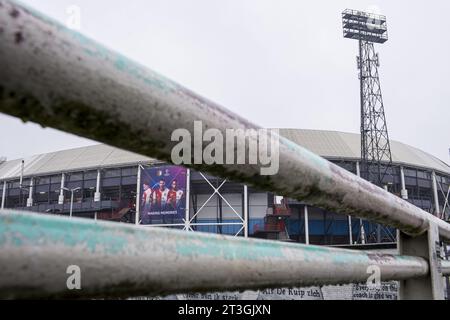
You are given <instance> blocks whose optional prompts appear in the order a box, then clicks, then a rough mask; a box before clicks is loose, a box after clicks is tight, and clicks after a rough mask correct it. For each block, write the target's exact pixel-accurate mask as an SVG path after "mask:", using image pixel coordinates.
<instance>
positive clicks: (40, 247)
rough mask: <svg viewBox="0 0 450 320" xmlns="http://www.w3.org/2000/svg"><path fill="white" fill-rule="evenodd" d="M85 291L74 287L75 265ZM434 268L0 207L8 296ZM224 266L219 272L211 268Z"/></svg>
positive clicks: (247, 285)
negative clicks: (71, 282) (70, 281)
mask: <svg viewBox="0 0 450 320" xmlns="http://www.w3.org/2000/svg"><path fill="white" fill-rule="evenodd" d="M74 265H75V266H78V267H79V268H80V286H81V290H68V288H67V285H66V283H67V279H68V278H69V276H71V274H67V273H66V271H67V269H68V267H69V266H74ZM374 266H375V267H378V268H379V270H380V276H381V280H383V281H384V280H401V279H407V278H412V277H421V276H424V275H426V274H427V273H428V263H427V261H426V260H425V259H423V258H419V257H410V256H396V255H391V254H380V253H370V252H363V251H356V250H346V249H336V248H329V247H324V246H307V245H301V244H292V243H283V242H279V241H268V240H258V239H244V238H236V237H230V236H219V235H215V234H206V233H194V232H186V231H179V230H170V229H160V228H144V227H136V226H134V225H129V224H124V223H114V222H105V221H98V220H97V221H92V220H89V219H81V218H72V219H70V218H67V217H59V216H51V215H44V214H34V213H29V212H26V213H24V212H17V211H11V210H3V211H0V268H1V272H0V298H33V297H40V298H45V297H50V298H61V297H107V296H123V297H130V296H136V295H149V296H150V295H162V294H170V293H183V292H192V291H220V290H222V291H223V290H227V291H228V290H244V289H262V288H269V287H293V286H312V285H323V284H340V283H342V284H343V283H357V282H366V281H367V279H368V277H369V276H370V274H371V273H369V272H373V271H371V270H372V269H368V268H369V267H371V268H374ZM211 270H214V272H211Z"/></svg>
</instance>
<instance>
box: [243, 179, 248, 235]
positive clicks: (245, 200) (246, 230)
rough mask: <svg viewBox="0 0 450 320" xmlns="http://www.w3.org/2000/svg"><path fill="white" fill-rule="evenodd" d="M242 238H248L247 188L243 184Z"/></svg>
mask: <svg viewBox="0 0 450 320" xmlns="http://www.w3.org/2000/svg"><path fill="white" fill-rule="evenodd" d="M243 196H244V222H243V223H244V238H248V188H247V185H246V184H244V195H243Z"/></svg>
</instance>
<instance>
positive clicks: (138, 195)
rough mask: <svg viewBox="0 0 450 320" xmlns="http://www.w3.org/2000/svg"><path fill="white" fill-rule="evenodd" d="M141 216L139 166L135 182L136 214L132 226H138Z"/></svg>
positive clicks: (139, 166)
mask: <svg viewBox="0 0 450 320" xmlns="http://www.w3.org/2000/svg"><path fill="white" fill-rule="evenodd" d="M140 216H141V165H140V164H139V165H138V172H137V181H136V213H135V217H134V224H136V225H138V224H139V218H140Z"/></svg>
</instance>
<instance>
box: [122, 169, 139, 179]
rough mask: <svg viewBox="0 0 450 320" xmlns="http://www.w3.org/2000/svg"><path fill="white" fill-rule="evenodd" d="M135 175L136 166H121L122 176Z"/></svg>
mask: <svg viewBox="0 0 450 320" xmlns="http://www.w3.org/2000/svg"><path fill="white" fill-rule="evenodd" d="M135 175H137V167H127V168H122V177H127V176H135Z"/></svg>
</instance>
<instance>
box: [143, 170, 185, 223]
mask: <svg viewBox="0 0 450 320" xmlns="http://www.w3.org/2000/svg"><path fill="white" fill-rule="evenodd" d="M141 170H142V171H141V190H140V192H141V193H140V194H141V203H140V218H141V224H161V223H163V224H166V223H174V222H177V221H178V222H181V219H183V218H184V215H185V208H186V174H187V169H186V168H184V167H180V166H172V165H166V166H158V167H147V168H142V169H141Z"/></svg>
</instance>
